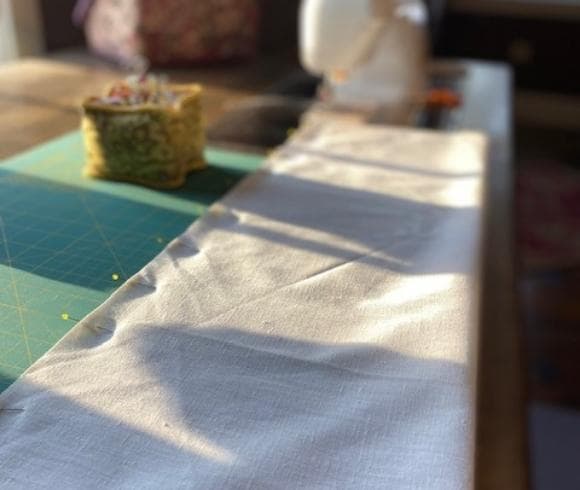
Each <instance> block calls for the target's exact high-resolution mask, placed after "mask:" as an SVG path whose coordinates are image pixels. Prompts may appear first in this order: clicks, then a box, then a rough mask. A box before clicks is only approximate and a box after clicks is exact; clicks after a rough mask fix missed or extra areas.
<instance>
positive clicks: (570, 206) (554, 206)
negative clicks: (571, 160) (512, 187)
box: [517, 160, 580, 267]
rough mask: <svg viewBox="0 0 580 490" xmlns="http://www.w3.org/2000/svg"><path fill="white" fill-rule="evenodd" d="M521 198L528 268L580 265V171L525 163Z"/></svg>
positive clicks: (547, 163)
mask: <svg viewBox="0 0 580 490" xmlns="http://www.w3.org/2000/svg"><path fill="white" fill-rule="evenodd" d="M517 199H518V235H519V244H520V250H521V251H522V252H523V260H524V265H526V266H529V267H534V266H543V265H546V266H569V265H578V264H580V170H578V169H575V168H573V167H569V166H567V165H564V164H562V163H560V162H558V161H549V160H548V161H535V162H534V161H532V162H525V163H524V164H523V165H522V167H521V169H520V171H519V176H518V180H517Z"/></svg>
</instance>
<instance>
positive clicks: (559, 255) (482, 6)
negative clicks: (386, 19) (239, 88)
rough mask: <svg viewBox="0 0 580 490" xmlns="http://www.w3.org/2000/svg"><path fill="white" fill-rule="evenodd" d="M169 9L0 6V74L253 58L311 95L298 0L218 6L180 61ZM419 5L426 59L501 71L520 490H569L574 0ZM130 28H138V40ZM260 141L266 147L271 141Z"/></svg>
mask: <svg viewBox="0 0 580 490" xmlns="http://www.w3.org/2000/svg"><path fill="white" fill-rule="evenodd" d="M171 3H172V2H168V3H167V4H166V3H165V2H161V1H158V2H154V1H151V0H149V1H147V0H143V1H140V2H139V1H137V0H116V1H115V0H106V1H100V0H96V1H95V2H90V1H80V2H77V1H75V0H0V64H6V63H11V62H14V61H16V60H18V59H21V58H26V57H31V56H34V57H44V58H50V59H56V60H65V61H67V62H75V63H79V64H84V65H90V66H105V67H107V66H111V67H112V66H115V67H119V66H124V67H125V68H127V67H134V66H135V65H136V64H138V63H140V62H143V57H145V58H147V59H149V60H150V61H152V62H153V63H154V64H157V65H160V66H172V65H176V66H179V67H181V68H183V67H184V66H189V65H194V66H195V65H198V64H203V65H206V64H210V65H212V64H218V65H219V64H222V63H236V64H243V63H245V62H249V61H247V60H253V63H255V60H256V59H258V60H263V63H262V64H261V65H260V66H262V67H263V68H262V69H264V70H266V71H268V70H270V72H271V86H270V87H268V86H266V87H265V88H264V91H266V92H268V91H275V92H276V93H284V91H285V90H286V89H288V90H290V89H292V90H293V91H294V93H300V95H308V94H312V93H314V90H315V86H316V82H317V80H316V79H313V78H312V77H308V76H307V75H306V74H305V73H303V72H301V70H300V68H299V63H298V56H297V22H296V19H297V12H298V6H299V0H259V1H238V2H227V1H226V2H222V3H223V8H224V9H225V10H227V9H234V8H235V10H236V11H237V12H238V17H237V18H235V17H231V16H229V17H228V16H224V17H223V18H222V19H221V20H222V21H223V22H222V23H221V24H220V23H219V22H218V23H216V24H212V26H211V32H212V33H216V32H221V33H222V34H223V36H222V37H221V38H220V40H216V39H213V41H212V42H213V44H212V43H209V41H208V38H207V37H205V38H203V39H202V38H200V39H191V40H190V44H191V45H192V46H193V47H192V48H191V50H190V51H188V50H187V49H185V48H184V45H185V44H187V43H186V42H184V39H183V36H186V35H188V34H187V33H191V31H192V29H193V27H192V25H191V24H187V22H188V17H187V15H184V12H183V11H180V12H177V11H173V12H172V11H171V9H168V8H167V5H169V4H171ZM192 3H194V4H195V3H196V2H192ZM234 5H235V7H234ZM428 6H429V9H430V13H431V16H430V19H431V20H430V35H431V41H432V43H431V44H432V53H433V55H434V56H436V57H438V58H451V59H454V58H460V59H477V60H487V61H493V62H502V63H506V64H509V65H510V66H511V67H512V69H513V75H514V78H513V80H514V84H513V110H514V112H513V114H514V118H513V123H514V126H513V130H514V136H515V138H514V141H515V145H514V152H513V153H514V154H513V166H514V171H515V174H514V200H513V216H514V223H515V236H516V251H517V253H516V269H517V293H518V295H517V300H518V305H517V306H518V313H519V324H518V325H517V332H518V335H519V339H520V345H521V346H522V349H523V358H524V359H525V373H526V386H525V391H526V407H527V417H528V422H529V423H528V428H529V430H528V444H529V448H530V452H529V455H530V461H531V463H532V465H531V468H532V470H531V477H532V478H531V479H532V482H533V487H534V488H538V489H544V488H545V489H559V488H580V479H579V476H578V474H577V470H576V468H575V467H574V463H575V462H576V461H580V459H579V458H580V383H579V379H580V362H579V361H578V358H579V357H580V356H579V353H580V137H579V132H580V83H579V82H580V64H579V63H578V62H577V60H578V52H579V48H580V0H446V1H445V0H440V1H431V2H429V5H428ZM75 9H76V10H75ZM73 12H74V21H73ZM231 12H233V10H230V11H229V13H230V14H231ZM136 17H140V18H141V19H149V20H148V21H147V22H150V23H151V25H150V26H149V30H148V31H147V32H149V34H146V33H145V32H144V31H143V30H140V29H141V28H140V27H139V26H138V25H137V24H136V23H135V18H136ZM194 19H195V17H189V22H193V21H194ZM216 22H217V21H216ZM156 23H157V24H159V25H157V26H156V25H155V24H156ZM155 29H157V30H155ZM220 29H221V30H220ZM151 32H157V33H159V32H162V33H163V32H165V35H159V34H157V37H155V36H154V35H150V33H151ZM204 43H206V44H204ZM207 43H209V44H207ZM160 46H161V47H160ZM144 53H145V56H144ZM220 66H221V65H220ZM253 66H255V65H253ZM264 67H265V68H264ZM217 69H220V68H217ZM224 85H226V86H227V85H228V82H227V81H224ZM4 95H5V94H3V93H0V101H1V99H2V97H3V96H4ZM483 103H485V101H483ZM296 117H297V116H296ZM290 119H292V117H291V118H290ZM296 121H297V119H296ZM288 125H291V122H289V123H288ZM218 129H219V128H218ZM222 129H223V128H222ZM227 130H228V128H225V129H224V131H227ZM284 134H285V133H284ZM261 137H262V138H263V139H265V140H266V141H267V142H271V143H272V144H274V143H276V142H278V141H279V140H280V139H283V137H281V136H280V135H271V134H270V135H267V136H263V135H262V136H261Z"/></svg>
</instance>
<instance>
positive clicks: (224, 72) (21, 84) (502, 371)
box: [0, 54, 527, 489]
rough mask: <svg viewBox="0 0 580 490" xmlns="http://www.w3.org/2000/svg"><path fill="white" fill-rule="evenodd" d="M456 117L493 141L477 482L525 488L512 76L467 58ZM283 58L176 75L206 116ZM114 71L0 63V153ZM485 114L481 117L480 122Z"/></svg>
mask: <svg viewBox="0 0 580 490" xmlns="http://www.w3.org/2000/svg"><path fill="white" fill-rule="evenodd" d="M466 66H467V67H468V68H469V69H468V74H467V76H466V80H465V83H464V99H465V104H464V107H463V108H462V110H461V113H460V119H459V124H460V126H461V127H463V128H467V129H477V130H484V131H486V132H487V133H488V134H489V135H490V138H491V148H490V165H489V177H488V187H487V193H488V203H489V209H488V216H487V227H486V235H487V245H486V247H485V250H486V253H485V259H484V264H483V269H482V274H483V290H482V304H481V315H482V321H481V326H482V327H481V330H480V332H479V364H480V369H479V379H478V424H477V461H476V486H477V488H482V489H488V488H489V489H498V488H510V489H523V488H526V486H527V471H526V460H527V458H526V451H525V444H526V439H525V416H524V406H523V399H524V397H523V376H522V366H523V364H522V361H521V358H522V356H521V352H520V332H519V323H518V318H517V314H516V300H515V276H514V248H513V247H514V243H513V224H512V210H513V206H512V197H513V192H512V186H513V179H512V165H511V152H512V148H511V78H510V74H509V71H507V70H506V69H504V68H503V67H501V66H496V65H489V64H479V63H477V64H468V65H466ZM288 71H289V70H288V64H287V63H284V62H281V61H280V60H271V59H267V60H256V61H255V62H254V63H253V64H250V65H238V66H231V67H214V68H203V69H195V70H182V71H178V72H174V73H172V77H173V78H174V79H176V80H178V81H201V82H202V83H204V84H205V86H206V91H205V95H204V101H203V102H204V110H205V115H206V119H207V121H208V123H211V122H213V121H215V120H217V118H218V117H219V116H220V115H221V114H223V112H224V110H225V108H227V107H228V105H230V104H232V103H235V102H237V101H240V100H241V99H243V98H244V97H247V96H249V95H255V94H258V93H260V92H261V91H263V90H264V89H265V88H266V87H268V86H269V85H270V84H271V83H272V82H273V81H275V80H276V79H278V78H279V77H280V76H281V75H283V74H285V73H288ZM117 78H119V73H118V72H117V71H116V70H114V69H112V68H111V67H108V66H106V65H102V64H101V63H98V62H95V63H92V62H87V60H86V59H84V58H82V57H80V58H79V57H78V56H76V55H74V54H73V55H72V56H67V57H65V58H64V59H63V58H61V59H59V60H45V59H42V60H41V59H30V60H24V61H20V62H16V63H11V64H7V65H4V66H1V67H0V108H1V109H3V110H2V111H0V158H3V157H7V156H10V155H14V154H16V153H18V152H21V151H24V150H27V149H30V148H32V147H34V146H36V145H38V144H39V143H42V142H44V141H47V140H49V139H51V138H54V137H57V136H60V135H62V134H63V133H66V132H68V131H70V130H73V129H75V128H77V127H78V121H79V116H78V109H77V108H78V101H79V100H80V99H81V98H82V97H84V96H87V95H92V94H94V93H99V92H100V91H101V89H102V87H103V85H105V84H107V83H109V82H111V81H112V80H115V79H117ZM483 121H485V123H482V122H483Z"/></svg>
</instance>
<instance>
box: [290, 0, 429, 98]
mask: <svg viewBox="0 0 580 490" xmlns="http://www.w3.org/2000/svg"><path fill="white" fill-rule="evenodd" d="M427 51H428V49H427V11H426V8H425V6H424V4H423V2H422V1H421V0H303V2H302V7H301V12H300V56H301V62H302V64H303V66H304V67H305V68H306V69H307V70H308V71H310V72H311V73H315V74H318V75H323V77H324V81H325V86H326V89H327V90H326V93H327V94H328V97H327V98H328V99H329V100H330V102H332V103H335V104H338V105H347V106H362V107H364V106H371V107H376V106H394V105H395V106H396V105H399V104H406V103H409V102H412V101H413V100H416V99H417V97H418V96H419V95H420V93H421V92H422V91H423V89H424V88H425V83H426V82H425V80H426V64H427Z"/></svg>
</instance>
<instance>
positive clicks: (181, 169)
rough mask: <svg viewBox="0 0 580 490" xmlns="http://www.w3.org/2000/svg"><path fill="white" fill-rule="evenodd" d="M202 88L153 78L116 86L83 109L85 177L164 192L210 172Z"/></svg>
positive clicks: (89, 102)
mask: <svg viewBox="0 0 580 490" xmlns="http://www.w3.org/2000/svg"><path fill="white" fill-rule="evenodd" d="M200 98H201V87H200V86H199V85H167V84H165V83H162V82H160V81H159V80H158V79H156V78H154V77H146V78H142V79H140V80H137V79H128V80H127V81H125V82H120V83H118V84H115V85H114V86H113V87H112V88H111V89H110V90H109V91H108V93H107V95H105V96H104V97H91V98H88V99H86V100H85V101H84V102H83V104H82V110H83V115H82V131H83V136H84V143H85V150H86V166H85V173H86V174H87V175H89V176H91V177H97V178H103V179H112V180H122V181H129V182H135V183H138V184H143V185H146V186H149V187H156V188H162V189H168V188H176V187H179V186H181V185H183V184H184V182H185V179H186V176H187V174H188V173H189V172H191V171H193V170H199V169H203V168H205V161H204V158H203V149H204V145H205V135H204V130H203V124H202V117H201V101H200Z"/></svg>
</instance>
